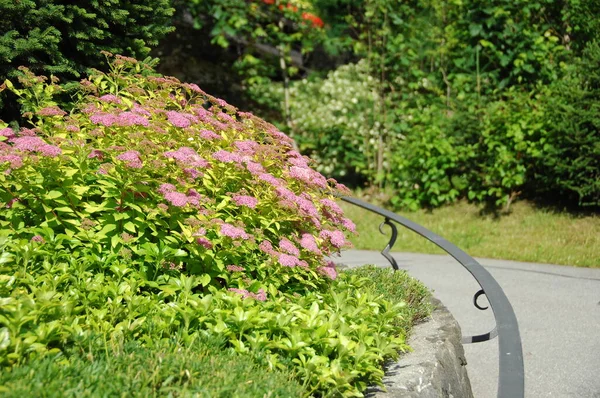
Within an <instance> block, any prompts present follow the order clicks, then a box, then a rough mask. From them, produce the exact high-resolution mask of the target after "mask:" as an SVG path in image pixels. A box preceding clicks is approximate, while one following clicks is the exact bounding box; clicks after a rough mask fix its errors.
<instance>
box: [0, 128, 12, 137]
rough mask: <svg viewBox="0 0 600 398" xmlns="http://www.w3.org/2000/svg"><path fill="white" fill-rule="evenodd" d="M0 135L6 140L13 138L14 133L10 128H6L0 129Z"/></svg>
mask: <svg viewBox="0 0 600 398" xmlns="http://www.w3.org/2000/svg"><path fill="white" fill-rule="evenodd" d="M0 135H1V136H3V137H7V138H13V137H14V136H15V132H14V131H13V129H11V128H10V127H6V128H3V129H0Z"/></svg>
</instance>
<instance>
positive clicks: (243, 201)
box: [233, 194, 258, 209]
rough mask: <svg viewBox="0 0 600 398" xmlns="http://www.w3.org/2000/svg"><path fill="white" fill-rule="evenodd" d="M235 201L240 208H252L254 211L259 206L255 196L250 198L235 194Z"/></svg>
mask: <svg viewBox="0 0 600 398" xmlns="http://www.w3.org/2000/svg"><path fill="white" fill-rule="evenodd" d="M233 201H234V202H235V204H236V205H238V206H246V207H250V208H251V209H254V208H255V207H256V205H257V204H258V199H256V198H255V197H253V196H248V195H239V194H235V195H233Z"/></svg>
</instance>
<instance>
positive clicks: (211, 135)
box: [199, 130, 223, 140]
mask: <svg viewBox="0 0 600 398" xmlns="http://www.w3.org/2000/svg"><path fill="white" fill-rule="evenodd" d="M199 134H200V137H202V138H204V139H205V140H221V139H223V137H221V136H220V135H219V134H216V133H215V132H213V131H210V130H200V132H199Z"/></svg>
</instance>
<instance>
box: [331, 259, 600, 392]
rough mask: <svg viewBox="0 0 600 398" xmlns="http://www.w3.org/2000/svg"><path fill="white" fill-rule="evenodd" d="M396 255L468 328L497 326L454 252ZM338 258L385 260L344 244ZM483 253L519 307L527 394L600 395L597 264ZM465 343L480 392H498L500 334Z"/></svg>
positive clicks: (354, 263)
mask: <svg viewBox="0 0 600 398" xmlns="http://www.w3.org/2000/svg"><path fill="white" fill-rule="evenodd" d="M599 255H600V254H599ZM393 256H394V258H395V259H396V261H397V262H398V264H399V266H400V267H401V268H403V269H406V270H407V271H408V272H409V273H410V274H411V275H413V276H414V277H416V278H417V279H420V280H421V281H423V282H424V283H425V284H426V285H427V286H429V287H430V288H432V289H433V290H434V295H435V296H436V297H438V298H439V299H440V300H442V302H443V303H444V304H445V305H446V306H447V307H448V309H449V310H450V311H451V312H452V314H453V315H454V317H455V318H456V319H457V320H458V322H459V323H460V325H461V328H462V331H463V335H474V334H481V333H485V332H488V331H490V330H491V328H492V327H493V326H494V320H493V315H492V314H491V311H490V310H488V311H479V310H477V309H476V308H475V307H474V306H473V304H472V301H473V295H474V294H475V292H477V290H479V285H478V284H477V283H476V282H475V280H474V279H473V278H472V277H471V275H470V274H469V273H468V272H467V271H466V270H465V269H464V268H463V267H462V266H461V265H460V264H458V263H457V262H456V261H455V260H454V259H452V258H451V257H450V256H443V255H428V254H413V253H393ZM334 261H336V262H338V263H343V264H346V265H348V266H358V265H364V264H377V265H388V263H387V261H386V260H385V258H383V257H382V256H381V255H380V254H379V253H378V252H372V251H360V250H349V251H346V252H344V253H343V254H342V256H341V257H340V258H335V259H334ZM478 261H479V262H480V263H481V264H482V265H483V266H484V267H485V268H486V269H487V270H488V271H489V272H490V273H491V274H492V275H493V276H494V278H496V280H497V281H498V283H499V284H500V286H502V288H503V289H504V291H505V293H506V295H507V296H508V299H509V300H510V302H511V304H512V305H513V308H514V310H515V313H516V315H517V319H518V321H519V328H520V331H521V338H522V341H523V356H524V359H525V396H526V397H531V398H537V397H577V398H600V269H586V268H575V267H564V266H558V265H548V264H533V263H520V262H515V261H503V260H489V259H478ZM480 300H481V301H480V302H481V303H484V302H485V300H484V299H483V298H482V299H480ZM465 351H466V355H467V361H468V365H467V369H468V372H469V377H470V379H471V384H472V386H473V392H474V394H475V397H476V398H488V397H496V392H497V383H498V342H497V340H496V339H494V340H492V341H488V342H484V343H477V344H467V345H465Z"/></svg>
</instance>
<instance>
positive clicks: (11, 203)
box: [6, 198, 19, 209]
mask: <svg viewBox="0 0 600 398" xmlns="http://www.w3.org/2000/svg"><path fill="white" fill-rule="evenodd" d="M18 201H19V198H12V199H11V200H9V201H8V202H6V208H7V209H10V208H12V207H13V205H14V204H15V203H16V202H18Z"/></svg>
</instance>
